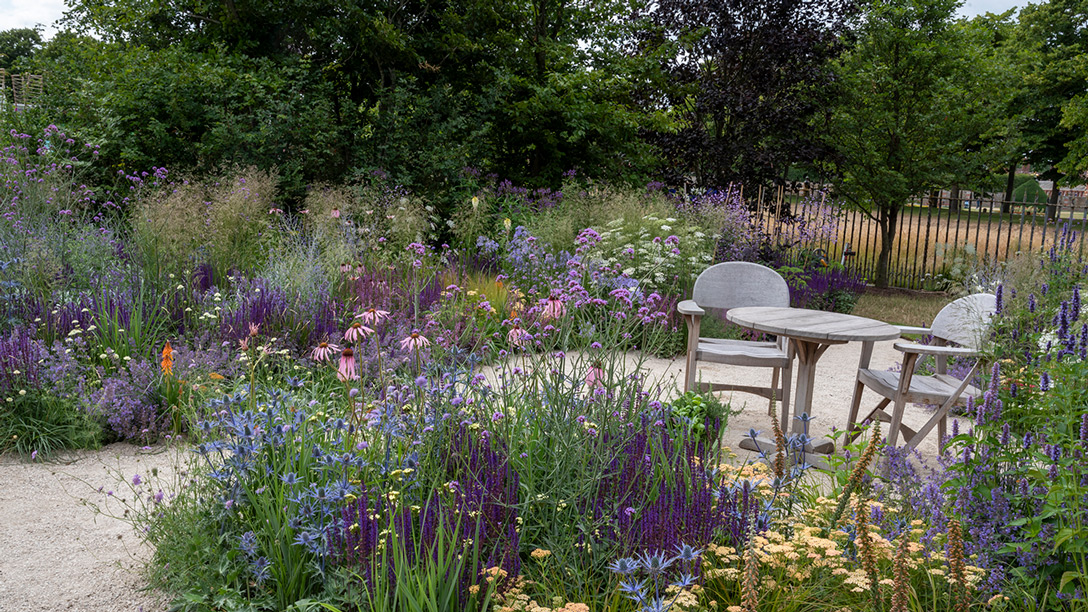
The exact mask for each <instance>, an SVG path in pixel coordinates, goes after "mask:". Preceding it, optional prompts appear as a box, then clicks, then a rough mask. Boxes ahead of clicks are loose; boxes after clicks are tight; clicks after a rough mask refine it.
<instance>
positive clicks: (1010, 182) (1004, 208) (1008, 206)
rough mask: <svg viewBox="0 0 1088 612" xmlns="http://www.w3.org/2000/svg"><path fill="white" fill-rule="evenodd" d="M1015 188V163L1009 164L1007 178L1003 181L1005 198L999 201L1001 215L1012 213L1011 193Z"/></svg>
mask: <svg viewBox="0 0 1088 612" xmlns="http://www.w3.org/2000/svg"><path fill="white" fill-rule="evenodd" d="M1015 188H1016V162H1013V163H1011V164H1009V177H1008V178H1007V179H1006V180H1005V198H1004V199H1003V200H1001V213H1002V214H1008V213H1011V212H1012V191H1013V189H1015Z"/></svg>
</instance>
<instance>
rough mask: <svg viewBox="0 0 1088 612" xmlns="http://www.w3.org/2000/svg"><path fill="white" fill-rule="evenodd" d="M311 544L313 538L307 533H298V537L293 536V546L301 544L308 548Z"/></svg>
mask: <svg viewBox="0 0 1088 612" xmlns="http://www.w3.org/2000/svg"><path fill="white" fill-rule="evenodd" d="M313 543H314V536H313V535H311V534H310V532H309V531H300V532H299V533H298V535H297V536H295V544H301V545H302V546H305V547H307V548H309V547H310V546H312V545H313Z"/></svg>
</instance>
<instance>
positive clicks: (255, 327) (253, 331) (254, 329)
mask: <svg viewBox="0 0 1088 612" xmlns="http://www.w3.org/2000/svg"><path fill="white" fill-rule="evenodd" d="M260 331H261V326H260V325H259V324H256V323H250V324H249V337H250V338H256V337H257V334H258V333H260Z"/></svg>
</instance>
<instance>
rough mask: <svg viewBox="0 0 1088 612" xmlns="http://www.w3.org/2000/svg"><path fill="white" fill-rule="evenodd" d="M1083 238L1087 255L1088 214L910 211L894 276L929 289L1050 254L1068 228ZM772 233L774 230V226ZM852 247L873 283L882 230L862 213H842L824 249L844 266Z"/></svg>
mask: <svg viewBox="0 0 1088 612" xmlns="http://www.w3.org/2000/svg"><path fill="white" fill-rule="evenodd" d="M1067 223H1068V224H1069V226H1070V227H1071V228H1072V229H1074V230H1076V231H1077V232H1078V237H1077V239H1078V240H1080V241H1081V247H1080V248H1081V249H1085V248H1088V245H1085V244H1084V242H1085V238H1084V235H1083V234H1084V231H1083V230H1084V229H1086V228H1088V209H1083V208H1079V209H1077V210H1075V211H1070V210H1065V211H1063V213H1062V214H1061V216H1060V217H1059V218H1058V219H1057V221H1056V222H1055V221H1053V220H1051V221H1048V220H1047V219H1046V216H1045V211H1044V208H1043V207H1034V206H1021V207H1016V208H1014V210H1013V212H1012V213H1007V214H1002V213H1001V212H1000V206H999V205H996V204H995V205H994V206H993V210H992V212H991V210H990V203H985V204H984V206H983V208H982V209H979V208H978V207H973V208H970V209H966V208H965V209H962V210H960V211H959V212H950V211H949V210H948V209H931V208H929V207H928V206H909V207H907V208H905V209H904V210H903V211H902V213H901V215H900V218H899V231H898V236H897V237H896V240H895V243H894V246H893V248H892V255H891V259H890V266H889V275H890V282H891V284H892V285H893V286H897V287H911V288H916V289H920V288H924V287H926V286H927V284H928V279H929V278H931V277H934V276H937V275H939V274H940V273H941V272H943V271H946V270H947V269H948V268H949V267H951V266H952V265H953V264H954V263H956V261H955V260H956V259H957V258H958V259H959V260H960V261H959V263H966V264H970V265H973V266H974V267H984V266H985V265H987V264H989V265H992V264H995V263H997V262H1002V261H1006V260H1007V259H1010V258H1012V257H1014V256H1015V255H1016V254H1017V253H1019V252H1031V251H1036V252H1037V251H1042V250H1045V249H1049V248H1050V247H1051V246H1052V245H1053V244H1054V243H1055V241H1056V240H1057V239H1058V238H1059V237H1060V236H1061V232H1062V228H1063V226H1065V225H1066V224H1067ZM768 231H769V232H773V227H772V226H771V225H770V221H768ZM847 245H849V246H850V249H851V250H852V251H853V252H854V253H855V254H854V255H853V265H849V267H850V268H853V269H857V270H859V271H861V272H862V274H863V275H865V276H867V277H868V278H870V279H871V278H872V277H873V275H874V273H875V269H876V260H877V256H878V254H879V252H880V228H879V225H878V224H877V223H876V222H875V221H873V220H872V219H870V218H869V217H867V216H866V215H864V214H863V213H861V212H859V211H856V210H843V211H841V212H840V213H839V223H838V228H837V236H836V237H835V239H834V240H833V241H828V242H826V243H825V244H822V245H820V246H821V247H822V248H823V249H824V250H825V251H826V252H827V255H828V258H829V259H830V260H831V261H842V260H843V251H844V250H845V249H846V246H847Z"/></svg>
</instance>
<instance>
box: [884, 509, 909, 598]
mask: <svg viewBox="0 0 1088 612" xmlns="http://www.w3.org/2000/svg"><path fill="white" fill-rule="evenodd" d="M909 559H910V530H907V529H904V530H903V533H901V534H899V541H898V542H897V546H896V548H895V561H894V562H893V563H892V607H891V609H890V610H889V612H907V601H908V596H909V594H910V566H909V564H908V560H909Z"/></svg>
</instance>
